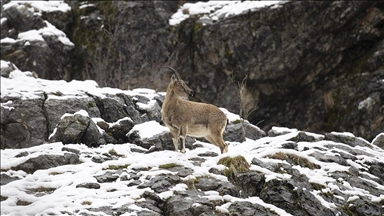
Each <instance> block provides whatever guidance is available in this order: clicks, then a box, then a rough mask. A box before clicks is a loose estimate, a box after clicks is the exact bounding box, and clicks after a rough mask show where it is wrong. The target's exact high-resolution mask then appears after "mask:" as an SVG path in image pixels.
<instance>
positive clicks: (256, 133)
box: [223, 120, 266, 142]
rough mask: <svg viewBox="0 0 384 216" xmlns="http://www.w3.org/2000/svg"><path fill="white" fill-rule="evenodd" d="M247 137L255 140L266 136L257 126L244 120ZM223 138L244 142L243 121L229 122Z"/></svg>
mask: <svg viewBox="0 0 384 216" xmlns="http://www.w3.org/2000/svg"><path fill="white" fill-rule="evenodd" d="M244 125H245V137H246V138H249V139H253V140H257V139H260V138H262V137H265V136H266V135H265V132H264V131H262V130H261V129H260V128H258V127H257V126H254V125H252V124H250V123H249V122H248V121H244ZM223 139H224V140H226V141H230V142H242V141H243V140H242V123H241V121H240V120H239V121H236V122H229V123H228V125H227V128H226V130H225V132H224V136H223Z"/></svg>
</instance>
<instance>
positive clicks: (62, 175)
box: [1, 124, 384, 215]
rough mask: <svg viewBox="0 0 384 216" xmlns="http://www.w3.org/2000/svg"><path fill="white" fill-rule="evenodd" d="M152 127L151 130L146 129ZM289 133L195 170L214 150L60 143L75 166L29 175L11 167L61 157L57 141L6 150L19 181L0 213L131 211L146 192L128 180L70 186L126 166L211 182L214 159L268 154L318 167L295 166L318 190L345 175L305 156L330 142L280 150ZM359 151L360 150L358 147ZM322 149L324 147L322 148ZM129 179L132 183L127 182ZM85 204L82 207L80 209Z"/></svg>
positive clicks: (233, 147)
mask: <svg viewBox="0 0 384 216" xmlns="http://www.w3.org/2000/svg"><path fill="white" fill-rule="evenodd" d="M151 125H152V126H151ZM141 130H143V133H145V132H147V131H151V133H156V132H158V133H161V132H162V131H163V130H164V128H163V126H160V125H158V124H146V127H145V128H142V129H141ZM274 130H286V129H284V128H275V129H274ZM290 131H291V132H290V133H288V134H285V135H281V136H277V137H265V138H262V139H259V140H256V141H254V140H247V141H246V142H244V143H236V142H233V143H231V144H230V146H229V153H227V154H223V155H220V156H217V157H207V158H206V161H205V162H203V163H202V164H201V166H195V165H193V161H191V160H190V158H196V157H198V154H199V153H204V152H207V151H214V152H218V149H217V147H215V146H213V145H211V144H208V143H204V142H199V141H197V143H199V144H201V145H202V146H203V147H201V148H196V149H194V150H188V151H187V153H186V154H182V153H176V152H173V151H162V152H153V153H150V154H142V153H137V152H132V151H131V148H133V147H136V146H135V145H133V144H129V143H127V144H123V145H111V144H109V145H105V146H101V147H99V148H88V147H86V146H85V145H80V144H71V145H66V147H69V148H72V149H77V150H79V151H80V152H81V158H80V159H81V161H82V163H81V164H78V165H65V166H60V167H55V168H51V169H47V170H38V171H36V172H35V173H33V174H27V173H25V172H23V171H13V170H10V168H11V167H13V166H16V165H18V164H20V163H22V162H24V161H26V160H27V159H29V158H32V157H36V156H38V155H40V154H43V153H44V154H57V155H62V154H63V151H62V150H61V149H62V148H63V147H64V145H63V144H62V143H52V144H44V145H41V146H36V147H32V148H28V149H6V150H2V151H1V170H2V172H4V173H6V174H7V175H9V176H13V177H19V178H21V179H20V180H17V181H13V182H11V183H8V184H6V185H3V186H1V196H3V197H4V196H5V197H8V199H6V200H5V201H2V202H1V210H2V215H3V214H4V215H35V214H38V213H39V214H43V215H48V214H54V215H59V214H63V212H72V213H73V212H77V213H79V214H80V213H82V212H84V213H87V212H88V210H86V208H98V207H102V206H106V205H107V206H114V207H116V208H118V207H120V206H122V205H126V204H129V203H132V205H131V207H130V208H132V209H134V208H135V207H137V206H136V205H134V203H135V202H138V201H139V202H140V199H141V195H142V193H143V192H144V191H145V190H151V189H149V188H144V189H138V188H137V186H131V187H128V186H127V185H128V184H129V183H130V182H131V181H120V180H119V179H118V180H117V181H116V182H113V183H102V184H100V185H101V188H100V189H85V188H76V185H79V184H81V183H88V182H96V179H95V178H94V176H97V175H101V174H104V173H105V169H107V168H108V167H110V166H111V165H114V166H124V165H125V166H127V165H128V167H127V168H126V169H124V170H125V172H123V173H122V174H121V175H127V174H128V175H129V173H130V172H131V171H132V169H139V168H149V170H148V171H140V172H139V175H141V177H140V180H142V181H147V179H151V178H152V177H154V176H156V175H159V174H160V173H172V172H170V171H168V170H165V169H161V168H159V166H160V165H163V164H170V163H175V164H179V165H181V166H184V167H189V168H191V169H193V170H194V172H193V174H191V175H190V176H187V177H185V180H187V179H190V178H197V177H199V176H212V177H213V178H218V179H220V180H226V177H224V176H221V175H215V174H212V173H210V172H208V170H209V169H211V168H217V169H219V170H221V169H223V168H224V167H223V166H222V165H217V162H218V161H219V159H220V158H222V157H225V156H237V155H242V156H244V157H245V158H246V159H247V161H248V162H249V163H250V162H251V160H252V159H253V158H258V159H261V160H262V161H263V162H266V163H269V162H273V160H275V159H268V158H267V156H269V155H273V154H275V153H279V152H282V153H288V154H294V155H297V156H299V157H301V158H306V159H308V160H309V161H310V162H312V163H315V164H318V165H320V166H321V168H320V169H308V168H303V167H300V166H297V169H299V171H300V172H301V174H303V175H306V176H307V177H308V178H309V179H310V180H309V181H310V182H314V183H318V184H321V185H326V186H327V188H326V189H324V190H330V191H331V190H332V188H334V182H335V181H336V180H335V179H333V178H331V177H329V175H328V174H329V173H330V172H336V171H342V172H343V171H348V169H349V166H342V165H339V164H336V163H325V162H321V161H317V160H316V159H314V158H313V157H311V156H309V155H310V154H311V153H313V152H314V151H318V150H315V148H314V147H317V148H319V149H321V148H322V147H324V146H325V145H327V144H330V143H333V142H331V141H319V142H315V143H306V142H301V143H300V144H299V147H298V148H299V151H295V150H291V149H281V144H282V143H284V142H286V140H288V139H290V138H292V137H295V136H296V135H297V133H298V131H295V130H293V131H292V130H290ZM312 135H314V136H318V137H321V135H316V134H312ZM308 145H312V147H313V148H311V149H310V150H307V151H304V150H303V149H304V148H305V147H306V146H308ZM359 148H362V147H359ZM324 149H326V148H325V147H324ZM111 150H114V151H116V152H117V153H118V154H119V155H120V157H119V158H118V159H116V160H111V161H106V162H104V163H94V162H93V161H92V160H91V158H90V156H95V155H102V154H107V153H108V152H110V151H111ZM364 151H366V152H368V153H369V154H371V155H373V156H372V157H368V156H363V155H362V156H360V158H359V161H361V162H363V161H372V160H379V161H382V162H384V159H383V158H384V153H383V151H382V150H379V149H370V148H364ZM22 152H29V155H28V156H25V157H20V158H18V157H15V156H16V155H18V154H20V153H22ZM323 153H324V154H337V153H332V152H331V150H328V151H325V152H323ZM350 163H351V165H353V166H356V168H358V169H361V168H362V166H361V165H360V164H359V163H358V162H357V163H356V161H355V162H353V163H352V162H350ZM251 170H255V171H258V172H261V173H264V174H265V176H266V180H267V181H270V180H272V179H276V178H277V179H287V178H291V176H290V175H288V174H281V173H274V172H271V171H269V170H267V169H264V168H261V167H259V166H255V165H251ZM132 181H133V180H132ZM376 185H377V189H378V190H383V191H384V186H383V185H379V184H377V183H376ZM38 188H50V189H52V190H50V192H46V193H44V192H42V193H38V194H33V193H32V192H31V191H36V190H38ZM187 188H188V187H187V185H186V184H183V183H181V184H178V185H176V186H175V187H174V188H172V189H171V190H170V191H166V192H163V193H160V194H159V196H160V197H161V198H167V197H169V196H172V195H173V191H182V190H186V189H187ZM319 192H320V191H313V193H314V194H316V193H319ZM344 193H345V194H348V196H349V197H350V199H355V198H356V197H357V198H358V197H359V196H370V199H371V200H372V201H376V202H379V201H381V200H383V199H384V195H381V196H379V197H377V196H373V195H370V194H367V193H366V191H364V190H359V189H358V188H350V190H349V191H344ZM210 196H212V199H218V198H219V199H222V200H224V201H226V202H228V203H231V202H234V201H238V200H247V201H250V202H252V203H258V204H260V205H264V206H266V207H267V208H270V209H272V210H274V211H275V212H277V213H278V214H280V215H290V214H288V213H287V212H285V211H284V210H282V209H279V208H277V207H276V206H274V205H271V204H266V203H264V202H263V201H262V200H261V199H259V198H258V197H251V198H247V199H240V198H236V197H231V196H229V195H224V196H219V195H218V194H217V193H214V191H212V193H211V192H208V193H206V197H208V198H210ZM318 198H319V199H321V201H322V204H323V205H325V206H327V207H329V208H335V207H336V206H335V204H333V203H328V202H326V201H325V200H323V199H322V198H321V197H320V196H319V197H318ZM18 201H25V202H28V203H31V204H30V205H27V206H23V205H17V204H16V203H17V202H18ZM228 203H226V204H224V205H222V206H217V207H216V209H217V210H219V211H222V212H225V211H226V208H228V206H229V204H228ZM85 205H86V208H85Z"/></svg>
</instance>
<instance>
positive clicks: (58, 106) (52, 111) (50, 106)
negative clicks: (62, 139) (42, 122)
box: [44, 92, 101, 134]
mask: <svg viewBox="0 0 384 216" xmlns="http://www.w3.org/2000/svg"><path fill="white" fill-rule="evenodd" d="M60 95H61V93H60V92H57V96H48V98H47V100H45V102H44V111H45V113H46V116H47V119H48V120H49V122H48V127H49V134H51V133H52V132H53V130H54V129H55V127H56V125H57V124H58V123H59V122H60V120H61V117H62V116H63V115H64V114H66V113H75V112H78V111H80V110H85V111H86V112H87V113H88V115H89V117H91V118H94V117H98V118H100V116H101V114H100V111H99V108H98V107H97V106H96V102H95V100H94V99H93V98H92V97H89V96H86V95H83V96H84V97H75V96H74V97H63V98H61V96H60Z"/></svg>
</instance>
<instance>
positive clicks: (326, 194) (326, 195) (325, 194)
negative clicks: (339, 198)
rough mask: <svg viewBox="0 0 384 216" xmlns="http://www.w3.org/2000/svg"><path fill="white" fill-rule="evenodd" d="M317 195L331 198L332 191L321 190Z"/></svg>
mask: <svg viewBox="0 0 384 216" xmlns="http://www.w3.org/2000/svg"><path fill="white" fill-rule="evenodd" d="M319 195H323V196H325V197H329V198H332V197H333V193H332V192H331V191H328V192H321V193H319Z"/></svg>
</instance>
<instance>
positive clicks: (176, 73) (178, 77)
mask: <svg viewBox="0 0 384 216" xmlns="http://www.w3.org/2000/svg"><path fill="white" fill-rule="evenodd" d="M163 68H168V69H170V70H172V71H173V73H174V74H175V75H176V77H177V79H178V80H181V77H180V74H179V73H178V72H177V71H176V70H175V69H173V68H172V67H169V66H164V67H163Z"/></svg>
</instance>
